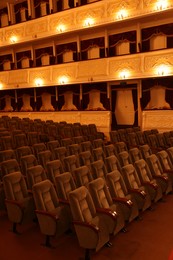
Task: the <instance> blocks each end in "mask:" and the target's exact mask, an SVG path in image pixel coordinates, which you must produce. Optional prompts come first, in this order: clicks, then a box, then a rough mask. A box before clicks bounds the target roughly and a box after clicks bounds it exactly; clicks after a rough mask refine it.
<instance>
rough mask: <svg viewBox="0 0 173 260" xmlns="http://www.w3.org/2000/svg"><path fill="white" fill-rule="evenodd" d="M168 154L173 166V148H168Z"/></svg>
mask: <svg viewBox="0 0 173 260" xmlns="http://www.w3.org/2000/svg"><path fill="white" fill-rule="evenodd" d="M166 151H167V153H168V154H169V158H170V160H171V162H172V164H173V147H169V148H167V150H166Z"/></svg>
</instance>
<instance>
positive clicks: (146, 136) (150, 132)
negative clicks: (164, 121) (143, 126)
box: [143, 130, 152, 144]
mask: <svg viewBox="0 0 173 260" xmlns="http://www.w3.org/2000/svg"><path fill="white" fill-rule="evenodd" d="M151 134H152V131H151V130H144V131H143V135H144V140H145V143H146V144H147V143H148V142H149V141H148V136H149V135H151Z"/></svg>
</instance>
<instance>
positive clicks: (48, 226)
mask: <svg viewBox="0 0 173 260" xmlns="http://www.w3.org/2000/svg"><path fill="white" fill-rule="evenodd" d="M33 196H34V201H35V206H36V211H35V212H36V215H37V218H38V222H39V226H40V230H41V233H42V234H44V235H46V241H45V246H47V247H50V246H51V243H50V237H56V236H59V235H62V234H63V233H64V232H65V231H67V230H68V229H69V225H70V220H69V217H68V213H67V211H66V208H65V207H62V206H60V204H59V200H58V197H57V194H56V190H55V188H54V185H53V184H52V183H51V181H50V180H45V181H42V182H39V183H37V184H35V185H34V186H33Z"/></svg>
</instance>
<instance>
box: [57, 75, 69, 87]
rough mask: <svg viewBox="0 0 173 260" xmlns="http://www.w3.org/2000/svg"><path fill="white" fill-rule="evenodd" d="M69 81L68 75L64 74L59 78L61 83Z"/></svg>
mask: <svg viewBox="0 0 173 260" xmlns="http://www.w3.org/2000/svg"><path fill="white" fill-rule="evenodd" d="M68 81H69V80H68V77H66V76H62V77H60V78H59V80H58V82H59V84H61V85H63V84H66V83H68Z"/></svg>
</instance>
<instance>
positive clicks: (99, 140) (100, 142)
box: [93, 139, 104, 151]
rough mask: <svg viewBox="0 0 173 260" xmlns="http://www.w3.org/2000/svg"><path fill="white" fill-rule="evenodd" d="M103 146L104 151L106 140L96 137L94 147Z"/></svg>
mask: <svg viewBox="0 0 173 260" xmlns="http://www.w3.org/2000/svg"><path fill="white" fill-rule="evenodd" d="M99 147H101V148H102V149H103V151H104V142H103V139H95V140H93V148H99Z"/></svg>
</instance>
